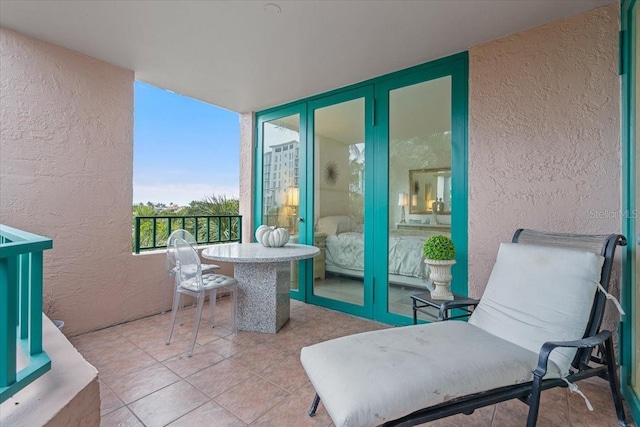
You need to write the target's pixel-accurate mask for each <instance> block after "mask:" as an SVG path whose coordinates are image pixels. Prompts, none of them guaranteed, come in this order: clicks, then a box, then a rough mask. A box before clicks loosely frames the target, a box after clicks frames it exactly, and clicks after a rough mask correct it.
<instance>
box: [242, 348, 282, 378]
mask: <svg viewBox="0 0 640 427" xmlns="http://www.w3.org/2000/svg"><path fill="white" fill-rule="evenodd" d="M285 357H287V354H286V353H285V352H283V351H282V350H280V348H278V347H277V346H275V345H270V344H259V345H256V346H255V347H253V348H250V349H249V350H245V351H242V352H240V353H237V354H234V355H233V356H231V358H230V359H231V360H232V361H234V362H236V363H238V364H240V365H242V366H244V367H245V368H247V369H248V370H250V371H252V372H260V371H262V370H263V369H265V368H268V367H269V366H271V365H273V364H276V363H279V362H280V361H282V360H283V359H284V358H285Z"/></svg>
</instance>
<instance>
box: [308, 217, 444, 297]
mask: <svg viewBox="0 0 640 427" xmlns="http://www.w3.org/2000/svg"><path fill="white" fill-rule="evenodd" d="M316 231H318V232H321V233H325V234H326V235H327V238H326V241H325V264H326V271H328V272H333V273H340V274H344V275H348V276H355V277H362V276H363V275H364V238H363V233H362V231H363V230H362V226H360V225H358V224H357V223H356V222H355V221H354V220H353V219H352V218H351V217H349V216H346V215H333V216H326V217H323V218H320V219H319V220H318V223H317V224H316ZM436 234H443V233H442V232H436V231H433V232H432V231H427V230H392V231H391V232H390V236H389V258H388V266H389V281H390V282H392V283H400V284H407V285H413V286H426V279H425V276H426V271H425V269H428V267H427V266H426V265H425V264H424V262H422V261H423V257H422V246H423V245H424V242H425V240H426V239H427V238H428V237H430V236H433V235H436Z"/></svg>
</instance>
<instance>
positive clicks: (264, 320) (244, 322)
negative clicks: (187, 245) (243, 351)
mask: <svg viewBox="0 0 640 427" xmlns="http://www.w3.org/2000/svg"><path fill="white" fill-rule="evenodd" d="M319 253H320V249H318V248H316V247H315V246H310V245H300V244H294V243H288V244H286V245H285V246H283V247H280V248H267V247H264V246H262V245H261V244H260V243H225V244H222V245H215V246H210V247H208V248H206V249H204V250H203V251H202V256H203V257H204V258H207V259H210V260H213V261H224V262H232V263H234V277H235V278H236V280H237V281H238V329H240V330H243V331H256V332H269V333H276V332H278V330H279V329H280V328H281V327H282V326H283V325H284V324H285V323H286V322H287V320H289V307H290V304H289V286H290V284H289V277H290V272H291V270H290V265H291V264H290V262H291V261H296V260H301V259H305V258H312V257H314V256H316V255H318V254H319Z"/></svg>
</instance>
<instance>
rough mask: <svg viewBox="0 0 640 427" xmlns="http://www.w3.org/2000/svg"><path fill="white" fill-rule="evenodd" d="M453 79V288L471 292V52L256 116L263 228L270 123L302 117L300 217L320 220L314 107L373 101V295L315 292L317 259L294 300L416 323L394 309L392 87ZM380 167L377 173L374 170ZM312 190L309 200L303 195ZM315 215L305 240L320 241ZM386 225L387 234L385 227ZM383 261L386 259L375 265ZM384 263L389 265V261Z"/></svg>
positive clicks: (369, 281)
mask: <svg viewBox="0 0 640 427" xmlns="http://www.w3.org/2000/svg"><path fill="white" fill-rule="evenodd" d="M444 76H451V78H452V82H451V84H452V92H451V96H452V112H451V114H452V117H451V119H452V122H451V126H452V165H451V166H452V178H451V179H452V191H453V194H452V197H453V200H455V203H456V210H455V211H454V212H455V213H454V214H453V215H452V239H453V241H454V243H455V245H456V261H457V264H456V265H455V266H454V270H453V274H454V280H453V282H452V288H453V290H454V292H457V293H460V294H463V295H467V292H468V286H467V278H468V255H467V247H468V240H467V236H468V234H467V217H468V215H467V210H468V208H467V200H468V187H467V175H468V174H467V163H468V154H467V153H468V149H467V139H468V136H467V128H468V53H467V52H461V53H459V54H456V55H452V56H449V57H446V58H442V59H439V60H436V61H432V62H429V63H427V64H422V65H418V66H415V67H411V68H408V69H405V70H401V71H398V72H395V73H391V74H388V75H385V76H381V77H377V78H374V79H371V80H367V81H365V82H361V83H358V84H354V85H351V86H348V87H344V88H341V89H336V90H334V91H331V92H328V93H324V94H321V95H317V96H313V97H310V98H306V99H302V100H299V101H295V102H292V103H289V104H285V105H282V106H278V107H274V108H270V109H268V110H264V111H260V112H258V113H256V130H255V135H256V140H255V156H256V157H255V158H256V170H255V172H256V173H255V179H254V186H255V187H254V188H255V194H256V198H255V206H254V214H255V221H254V222H255V227H256V228H257V227H258V226H260V225H261V223H262V194H263V193H262V191H263V189H262V179H263V176H262V172H263V166H262V150H263V145H262V144H263V141H262V136H263V135H262V128H263V124H264V123H265V122H267V121H271V120H274V119H277V118H281V117H286V116H289V115H292V114H299V115H300V159H301V160H300V175H299V176H300V201H301V204H300V209H299V212H300V216H301V217H303V218H306V219H310V218H313V213H314V208H315V206H314V201H313V199H314V197H313V176H314V175H313V173H314V171H313V166H314V150H313V146H312V145H311V142H312V141H313V111H314V110H315V109H317V108H322V107H326V106H330V105H333V104H337V103H340V102H345V101H349V100H352V99H356V98H360V97H364V98H365V147H366V149H365V165H366V166H365V168H366V169H367V172H366V173H365V223H366V224H371V225H372V227H368V226H367V227H365V231H364V232H365V235H364V239H365V242H369V243H366V246H365V255H364V256H365V266H370V267H368V268H366V271H365V277H364V284H365V288H364V290H365V294H364V301H365V304H364V306H363V307H360V306H356V305H353V304H348V303H344V302H341V301H335V300H331V299H328V298H323V297H319V296H316V295H313V293H312V292H311V290H312V282H313V278H312V275H313V272H312V263H311V260H305V261H301V262H300V264H299V280H300V283H299V286H298V291H294V290H292V291H291V298H293V299H298V300H302V301H305V302H310V303H314V304H319V305H322V306H325V307H329V308H333V309H336V310H340V311H344V312H347V313H351V314H355V315H358V316H362V317H366V318H373V319H376V320H379V321H382V322H386V323H392V324H399V325H400V324H408V323H410V322H411V321H412V319H411V318H410V317H406V316H401V315H398V314H393V313H387V311H386V310H387V302H388V301H387V269H388V265H387V264H388V263H387V259H388V253H387V251H388V231H389V230H388V215H389V208H388V191H389V188H388V187H389V182H388V173H389V160H388V155H389V144H388V131H389V129H388V115H389V112H388V105H389V102H388V91H389V90H392V89H395V88H400V87H403V86H408V85H411V84H417V83H421V82H425V81H429V80H433V79H436V78H439V77H444ZM303 159H304V160H303ZM371 172H374V173H371ZM303 195H304V197H303ZM313 222H314V221H313V220H305V221H304V222H303V223H301V224H300V229H299V230H300V231H299V236H300V242H301V243H311V242H313V228H314V227H313V226H314V224H313ZM385 230H386V233H385V232H384V231H385ZM376 260H379V261H380V262H375V261H376ZM382 260H384V262H382Z"/></svg>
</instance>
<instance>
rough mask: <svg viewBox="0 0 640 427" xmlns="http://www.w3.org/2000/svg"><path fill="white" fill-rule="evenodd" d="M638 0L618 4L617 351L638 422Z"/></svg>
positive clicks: (639, 250)
mask: <svg viewBox="0 0 640 427" xmlns="http://www.w3.org/2000/svg"><path fill="white" fill-rule="evenodd" d="M637 4H638V3H637V0H623V1H622V4H621V24H622V37H621V42H622V43H621V52H620V57H621V58H622V67H621V73H622V106H623V107H622V141H623V173H622V176H623V206H622V211H623V213H624V215H622V218H623V224H622V228H623V233H624V234H625V236H627V240H628V245H627V247H626V250H625V251H624V254H623V265H624V272H623V274H624V281H623V287H622V300H623V305H624V309H625V312H626V315H625V316H623V318H622V321H621V323H620V325H621V327H620V338H621V339H620V342H619V351H620V354H621V362H622V363H621V365H622V373H621V383H622V392H623V394H624V396H625V400H626V401H627V404H628V405H629V408H630V409H631V412H632V414H633V418H634V420H635V422H636V423H638V422H639V421H640V309H639V307H640V284H639V283H638V278H639V276H638V270H639V269H640V220H639V219H638V212H639V211H638V200H640V186H638V182H639V181H640V170H639V168H638V163H639V162H640V160H639V158H638V155H639V153H640V151H639V150H638V132H637V129H638V122H639V121H640V117H639V113H640V109H639V108H638V99H640V96H639V92H638V91H639V86H638V73H639V71H640V66H639V62H638V52H637V49H638V41H639V40H638V36H639V33H638V12H637Z"/></svg>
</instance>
